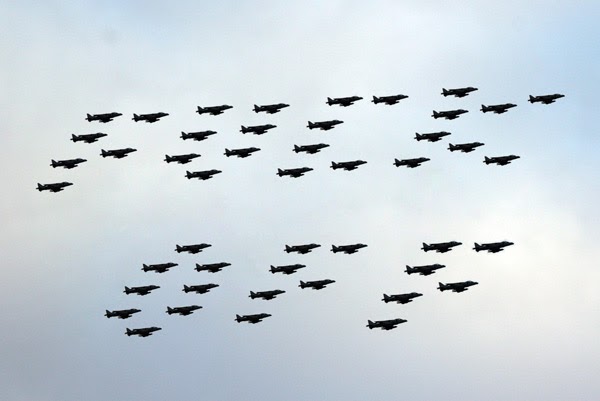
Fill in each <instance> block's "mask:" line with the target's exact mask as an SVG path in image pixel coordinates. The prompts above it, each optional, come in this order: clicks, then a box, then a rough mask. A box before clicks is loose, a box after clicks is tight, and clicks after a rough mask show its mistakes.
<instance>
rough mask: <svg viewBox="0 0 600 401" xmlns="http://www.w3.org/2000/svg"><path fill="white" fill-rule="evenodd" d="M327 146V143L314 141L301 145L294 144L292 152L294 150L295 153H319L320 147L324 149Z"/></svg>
mask: <svg viewBox="0 0 600 401" xmlns="http://www.w3.org/2000/svg"><path fill="white" fill-rule="evenodd" d="M328 147H329V145H328V144H326V143H315V144H314V145H302V146H298V145H294V152H296V153H299V152H306V153H308V154H311V155H312V154H315V153H319V152H320V151H321V149H325V148H328Z"/></svg>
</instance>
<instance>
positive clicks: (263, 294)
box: [250, 290, 285, 301]
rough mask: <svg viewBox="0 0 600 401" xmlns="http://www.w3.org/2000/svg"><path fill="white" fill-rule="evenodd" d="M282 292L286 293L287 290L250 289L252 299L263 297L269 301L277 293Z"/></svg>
mask: <svg viewBox="0 0 600 401" xmlns="http://www.w3.org/2000/svg"><path fill="white" fill-rule="evenodd" d="M280 294H285V291H283V290H272V291H259V292H254V291H250V298H252V299H256V298H262V299H264V300H265V301H268V300H271V299H274V298H275V297H277V295H280Z"/></svg>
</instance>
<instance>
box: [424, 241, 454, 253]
mask: <svg viewBox="0 0 600 401" xmlns="http://www.w3.org/2000/svg"><path fill="white" fill-rule="evenodd" d="M459 245H462V242H456V241H450V242H440V243H437V244H429V245H427V244H426V243H424V242H423V247H422V248H421V249H422V250H424V251H425V252H428V251H436V252H438V253H445V252H448V251H450V250H452V248H453V247H455V246H459Z"/></svg>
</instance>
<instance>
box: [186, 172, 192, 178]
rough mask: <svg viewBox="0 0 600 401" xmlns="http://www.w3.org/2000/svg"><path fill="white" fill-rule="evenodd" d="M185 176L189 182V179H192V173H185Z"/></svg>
mask: <svg viewBox="0 0 600 401" xmlns="http://www.w3.org/2000/svg"><path fill="white" fill-rule="evenodd" d="M185 176H186V177H187V179H188V180H189V179H190V178H192V173H190V172H189V171H186V172H185Z"/></svg>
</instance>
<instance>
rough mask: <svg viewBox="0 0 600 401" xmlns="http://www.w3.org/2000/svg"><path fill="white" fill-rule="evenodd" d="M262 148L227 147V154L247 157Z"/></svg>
mask: <svg viewBox="0 0 600 401" xmlns="http://www.w3.org/2000/svg"><path fill="white" fill-rule="evenodd" d="M259 150H260V148H255V147H251V148H240V149H231V150H229V149H225V156H227V157H229V156H237V157H239V158H242V159H243V158H246V157H248V156H252V153H254V152H258V151H259Z"/></svg>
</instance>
